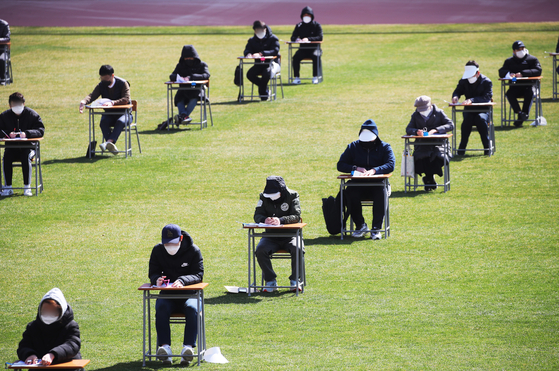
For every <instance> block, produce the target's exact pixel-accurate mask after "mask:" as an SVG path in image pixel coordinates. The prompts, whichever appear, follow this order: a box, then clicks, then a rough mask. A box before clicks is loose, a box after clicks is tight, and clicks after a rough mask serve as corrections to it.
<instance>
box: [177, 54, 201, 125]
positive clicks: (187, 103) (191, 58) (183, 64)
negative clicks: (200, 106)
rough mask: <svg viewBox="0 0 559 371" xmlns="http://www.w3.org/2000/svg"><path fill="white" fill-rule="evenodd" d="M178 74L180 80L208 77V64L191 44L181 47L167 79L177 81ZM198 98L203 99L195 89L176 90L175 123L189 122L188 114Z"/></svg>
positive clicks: (197, 79)
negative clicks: (179, 55) (177, 112)
mask: <svg viewBox="0 0 559 371" xmlns="http://www.w3.org/2000/svg"><path fill="white" fill-rule="evenodd" d="M179 76H180V77H181V78H182V80H186V81H199V80H207V79H209V78H210V71H209V70H208V65H207V64H206V63H205V62H202V60H200V56H199V55H198V52H197V51H196V49H195V48H194V46H193V45H185V46H183V47H182V53H181V57H180V59H179V63H177V66H176V67H175V70H174V71H173V72H172V73H171V75H170V76H169V79H170V80H171V81H177V79H178V78H179ZM181 86H186V85H181ZM200 99H204V97H201V96H200V93H199V92H198V91H196V90H179V91H177V94H175V106H177V108H178V109H179V114H178V115H176V116H175V117H174V120H175V124H188V123H189V122H191V121H192V119H191V118H190V114H191V113H192V111H193V110H194V108H195V107H196V104H197V103H198V101H199V100H200Z"/></svg>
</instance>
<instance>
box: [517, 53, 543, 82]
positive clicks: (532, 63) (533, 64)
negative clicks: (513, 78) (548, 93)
mask: <svg viewBox="0 0 559 371" xmlns="http://www.w3.org/2000/svg"><path fill="white" fill-rule="evenodd" d="M528 66H529V67H530V68H528V69H525V70H522V71H520V73H521V74H522V76H523V77H534V76H541V75H542V66H541V64H540V61H539V60H538V58H536V57H533V56H532V58H530V59H528Z"/></svg>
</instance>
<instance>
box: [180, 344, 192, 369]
mask: <svg viewBox="0 0 559 371" xmlns="http://www.w3.org/2000/svg"><path fill="white" fill-rule="evenodd" d="M193 355H194V349H192V347H191V346H188V345H185V346H184V347H183V348H182V352H181V356H182V359H181V365H188V364H189V363H190V362H191V361H192V359H193V358H194V357H193Z"/></svg>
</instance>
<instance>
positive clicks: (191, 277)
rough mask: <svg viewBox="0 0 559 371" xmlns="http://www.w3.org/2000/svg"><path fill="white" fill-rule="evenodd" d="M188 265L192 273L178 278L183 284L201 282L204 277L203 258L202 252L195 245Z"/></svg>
mask: <svg viewBox="0 0 559 371" xmlns="http://www.w3.org/2000/svg"><path fill="white" fill-rule="evenodd" d="M194 246H196V245H194ZM190 266H191V267H193V268H192V269H193V273H191V274H187V275H185V276H180V277H179V278H178V279H179V280H181V281H182V284H183V285H185V286H188V285H194V284H195V283H199V282H202V279H203V278H204V259H202V252H201V251H200V249H199V248H198V247H196V252H195V253H194V257H193V258H192V262H191V264H190Z"/></svg>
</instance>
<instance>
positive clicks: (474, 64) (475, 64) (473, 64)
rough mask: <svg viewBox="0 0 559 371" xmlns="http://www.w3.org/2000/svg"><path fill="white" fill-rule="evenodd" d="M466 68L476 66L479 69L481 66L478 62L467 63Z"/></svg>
mask: <svg viewBox="0 0 559 371" xmlns="http://www.w3.org/2000/svg"><path fill="white" fill-rule="evenodd" d="M466 66H476V67H477V68H479V64H478V63H477V62H476V61H468V63H466Z"/></svg>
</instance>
